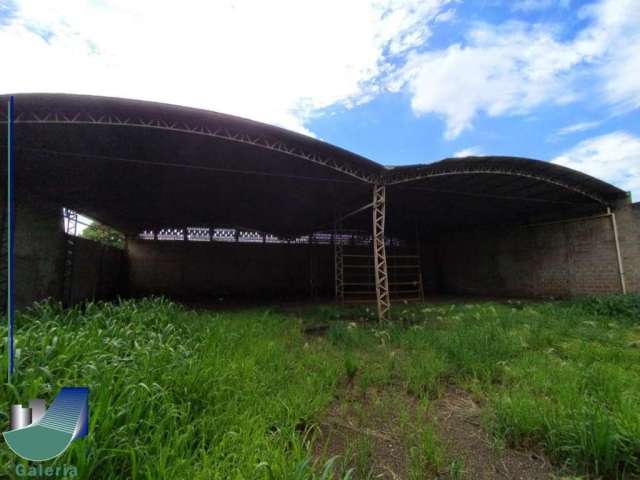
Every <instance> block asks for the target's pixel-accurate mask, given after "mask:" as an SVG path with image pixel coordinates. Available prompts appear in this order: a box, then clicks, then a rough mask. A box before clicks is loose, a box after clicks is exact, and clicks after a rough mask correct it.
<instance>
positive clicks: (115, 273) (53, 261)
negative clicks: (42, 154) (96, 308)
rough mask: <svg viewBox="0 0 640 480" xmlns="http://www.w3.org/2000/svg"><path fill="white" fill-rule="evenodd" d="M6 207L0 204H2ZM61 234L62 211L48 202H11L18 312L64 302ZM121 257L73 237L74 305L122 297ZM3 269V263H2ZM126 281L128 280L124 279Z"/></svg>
mask: <svg viewBox="0 0 640 480" xmlns="http://www.w3.org/2000/svg"><path fill="white" fill-rule="evenodd" d="M3 206H4V205H3ZM65 235H66V234H65V233H64V221H63V218H62V207H61V206H59V205H55V204H50V203H47V202H46V201H42V200H40V201H37V202H36V201H27V200H25V199H23V198H17V199H16V202H15V234H14V268H15V270H14V301H15V306H16V309H19V310H20V309H24V308H26V307H28V306H30V305H31V304H32V303H33V302H36V301H40V300H44V299H47V298H52V299H54V300H62V296H63V288H64V260H65V251H66V243H65ZM123 265H124V252H123V251H121V250H117V249H115V248H111V247H105V246H103V245H101V244H99V243H96V242H93V241H91V240H86V239H83V238H76V247H75V255H74V270H73V280H72V287H73V288H72V293H71V297H72V303H79V302H81V301H84V300H91V299H94V298H95V299H111V298H114V297H115V296H116V295H117V294H118V293H119V292H120V286H121V281H122V269H123ZM2 268H3V269H6V258H3V259H2ZM125 280H126V279H125Z"/></svg>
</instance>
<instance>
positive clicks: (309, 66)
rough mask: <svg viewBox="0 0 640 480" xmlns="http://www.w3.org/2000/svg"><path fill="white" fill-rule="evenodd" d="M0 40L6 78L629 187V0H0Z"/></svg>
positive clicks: (633, 114)
mask: <svg viewBox="0 0 640 480" xmlns="http://www.w3.org/2000/svg"><path fill="white" fill-rule="evenodd" d="M178 5H179V8H177V6H178ZM0 51H1V52H2V58H3V65H4V68H3V72H2V75H0V92H2V93H18V92H36V91H37V92H69V93H86V94H96V95H109V96H120V97H129V98H139V99H145V100H154V101H161V102H167V103H174V104H180V105H188V106H193V107H199V108H205V109H211V110H217V111H221V112H225V113H231V114H235V115H240V116H244V117H248V118H252V119H255V120H260V121H263V122H267V123H272V124H277V125H280V126H283V127H285V128H289V129H292V130H296V131H299V132H303V133H306V134H307V135H313V136H315V137H318V138H322V139H323V140H325V141H328V142H331V143H334V144H337V145H340V146H342V147H345V148H347V149H349V150H352V151H354V152H357V153H359V154H361V155H364V156H367V157H369V158H371V159H373V160H376V161H378V162H381V163H385V164H410V163H429V162H432V161H435V160H439V159H441V158H444V157H449V156H461V155H474V154H475V155H491V154H495V155H517V156H525V157H531V158H538V159H542V160H548V161H552V162H556V163H560V164H562V165H566V166H569V167H573V168H576V169H579V170H582V171H585V172H587V173H590V174H592V175H595V176H598V177H600V178H603V179H605V180H608V181H610V182H612V183H614V184H615V185H617V186H619V187H621V188H623V189H625V190H629V191H632V192H634V199H635V200H636V201H638V200H640V0H596V1H586V2H582V1H578V0H475V1H466V2H465V1H456V0H376V1H360V0H348V1H345V0H317V1H306V0H270V1H261V0H220V1H208V2H205V1H195V0H194V1H191V0H181V1H180V2H162V1H159V0H136V1H131V0H93V1H87V0H85V1H82V0H56V1H55V2H53V1H49V0H41V1H32V0H0Z"/></svg>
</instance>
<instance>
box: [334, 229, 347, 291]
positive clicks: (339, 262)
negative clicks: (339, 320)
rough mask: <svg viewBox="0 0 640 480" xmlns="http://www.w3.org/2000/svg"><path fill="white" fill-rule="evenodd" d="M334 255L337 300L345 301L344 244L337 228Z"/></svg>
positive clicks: (335, 230)
mask: <svg viewBox="0 0 640 480" xmlns="http://www.w3.org/2000/svg"><path fill="white" fill-rule="evenodd" d="M333 255H334V260H335V278H336V300H338V301H339V302H341V303H342V302H344V245H343V244H342V239H341V238H338V233H337V229H335V228H334V230H333Z"/></svg>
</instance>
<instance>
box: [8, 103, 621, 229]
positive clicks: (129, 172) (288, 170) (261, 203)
mask: <svg viewBox="0 0 640 480" xmlns="http://www.w3.org/2000/svg"><path fill="white" fill-rule="evenodd" d="M8 98H9V97H8V96H7V95H4V96H0V100H1V105H0V122H1V123H3V124H6V122H7V118H8V117H7V102H8ZM14 122H15V123H14V125H15V128H14V132H15V136H14V137H15V175H16V177H15V184H16V194H17V196H19V197H20V196H23V195H25V196H26V195H28V196H32V197H35V198H41V199H43V200H46V201H50V202H55V203H56V204H59V205H64V206H66V207H69V208H72V209H75V210H77V211H79V212H81V213H84V214H86V215H88V216H90V217H93V218H96V219H98V220H100V221H101V222H103V223H106V224H108V225H112V226H113V227H115V228H118V229H120V230H121V231H124V232H127V233H130V234H134V233H138V232H140V231H142V230H145V229H154V230H157V229H162V228H168V227H173V228H175V227H185V226H230V227H241V228H247V229H255V230H259V231H264V232H270V233H276V234H279V235H292V236H293V235H298V234H304V233H310V232H313V231H318V230H326V229H331V228H332V225H333V223H334V221H335V219H337V218H340V217H342V216H343V215H345V214H347V213H349V212H352V211H353V210H356V209H358V208H359V207H362V206H363V205H366V204H367V203H370V202H371V199H372V187H371V185H372V184H374V183H384V184H386V185H387V186H388V194H387V212H388V215H387V218H388V225H389V228H390V230H391V232H394V233H396V234H398V235H401V236H402V235H404V236H406V235H409V234H411V235H415V231H416V229H419V230H421V231H433V230H434V229H435V230H438V229H450V228H464V227H468V226H472V225H482V224H506V223H526V222H529V221H534V220H539V219H542V218H552V217H560V216H564V215H569V214H581V213H587V212H595V211H603V210H604V209H605V208H606V207H607V206H609V205H611V204H613V203H615V202H616V201H618V200H620V199H622V198H624V197H625V196H626V193H625V192H623V191H622V190H620V189H618V188H616V187H613V186H612V185H609V184H607V183H605V182H602V181H600V180H597V179H595V178H593V177H590V176H588V175H586V174H583V173H581V172H577V171H575V170H571V169H568V168H565V167H561V166H558V165H554V164H551V163H548V162H543V161H538V160H531V159H523V158H514V157H468V158H463V159H446V160H442V161H439V162H435V163H431V164H422V165H411V166H402V167H394V168H390V167H384V166H382V165H380V164H377V163H375V162H373V161H371V160H368V159H366V158H364V157H361V156H359V155H356V154H354V153H351V152H348V151H346V150H343V149H341V148H338V147H335V146H332V145H329V144H327V143H324V142H322V141H319V140H316V139H313V138H310V137H306V136H304V135H300V134H297V133H293V132H290V131H287V130H283V129H281V128H277V127H273V126H270V125H265V124H262V123H258V122H254V121H250V120H246V119H243V118H238V117H234V116H230V115H223V114H220V113H215V112H210V111H204V110H198V109H192V108H185V107H179V106H174V105H165V104H159V103H152V102H142V101H134V100H125V99H118V98H107V97H95V96H84V95H66V94H19V95H15V112H14ZM0 139H1V141H2V144H3V145H5V148H6V144H7V129H6V128H3V129H2V133H1V134H0ZM3 165H4V162H3ZM3 175H4V176H5V177H6V166H4V169H3ZM350 221H351V222H353V225H354V226H359V227H362V228H370V224H371V218H370V216H368V215H366V214H365V212H363V213H362V214H360V215H355V216H353V217H350Z"/></svg>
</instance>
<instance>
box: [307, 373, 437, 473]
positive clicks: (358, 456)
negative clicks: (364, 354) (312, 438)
mask: <svg viewBox="0 0 640 480" xmlns="http://www.w3.org/2000/svg"><path fill="white" fill-rule="evenodd" d="M420 417H421V414H420V411H419V408H418V407H417V401H416V400H415V399H414V398H413V397H411V396H409V395H407V394H404V393H402V392H399V391H397V390H394V389H389V390H380V389H376V388H373V387H370V388H368V389H367V390H366V391H362V390H361V389H359V388H357V387H354V386H352V385H351V384H348V385H346V386H345V387H344V388H343V389H341V391H340V393H339V396H338V397H337V398H336V400H335V401H334V402H333V404H332V405H331V406H330V407H329V409H328V411H327V412H326V415H325V417H324V418H323V420H322V421H321V422H320V424H319V425H318V434H317V436H316V442H315V445H314V451H315V452H314V453H315V454H314V457H315V458H316V460H317V461H319V462H321V463H324V462H326V461H327V460H328V459H330V458H332V457H335V456H338V457H339V459H338V461H337V462H336V467H337V468H336V469H335V470H334V471H335V473H337V474H339V475H340V476H341V475H344V474H345V473H346V472H347V471H348V470H350V469H353V477H352V478H354V479H361V478H380V479H404V478H409V476H408V475H409V470H410V468H411V466H410V465H409V457H410V452H409V449H410V448H411V444H410V443H411V442H410V438H409V437H408V435H407V434H408V431H407V428H406V425H407V424H416V422H424V421H425V420H426V419H425V418H420Z"/></svg>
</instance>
